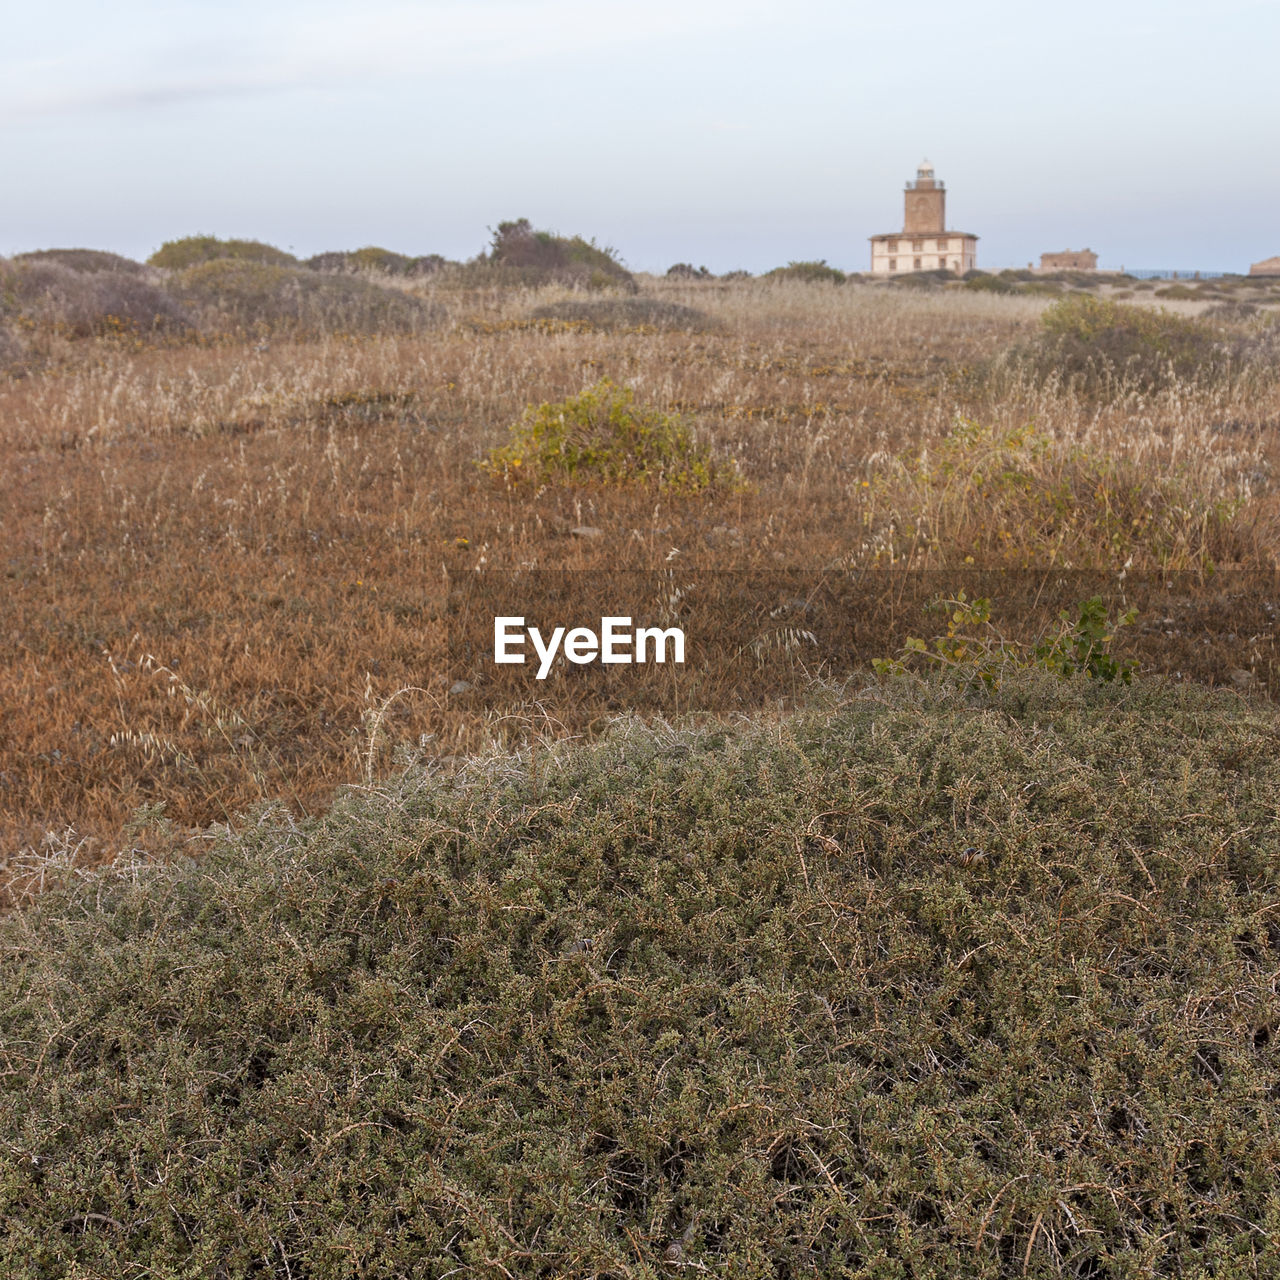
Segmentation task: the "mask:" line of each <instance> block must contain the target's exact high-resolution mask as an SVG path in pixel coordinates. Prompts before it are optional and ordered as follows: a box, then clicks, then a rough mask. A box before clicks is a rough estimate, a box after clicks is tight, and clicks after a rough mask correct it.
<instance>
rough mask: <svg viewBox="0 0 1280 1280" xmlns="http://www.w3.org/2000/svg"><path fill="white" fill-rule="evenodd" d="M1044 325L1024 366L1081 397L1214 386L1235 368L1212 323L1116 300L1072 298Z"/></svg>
mask: <svg viewBox="0 0 1280 1280" xmlns="http://www.w3.org/2000/svg"><path fill="white" fill-rule="evenodd" d="M1040 326H1041V337H1040V339H1039V341H1038V342H1037V343H1036V344H1034V345H1033V346H1032V347H1031V348H1029V349H1027V350H1025V351H1024V352H1022V353H1021V357H1022V359H1024V360H1026V361H1027V362H1029V363H1030V364H1031V366H1032V367H1033V368H1035V369H1036V370H1037V371H1038V372H1040V373H1041V374H1043V375H1046V376H1047V375H1048V374H1050V373H1057V374H1058V375H1060V376H1062V377H1063V378H1064V380H1065V381H1067V382H1068V383H1071V384H1073V385H1075V386H1077V387H1078V388H1080V389H1082V390H1088V391H1096V390H1103V389H1107V388H1123V387H1131V388H1134V389H1137V390H1142V391H1154V390H1158V389H1159V388H1161V387H1165V386H1169V385H1171V384H1173V383H1175V382H1179V381H1182V382H1197V383H1203V384H1212V383H1217V382H1221V381H1222V380H1224V379H1225V378H1226V377H1227V376H1228V375H1229V374H1230V373H1231V372H1232V370H1233V368H1234V367H1236V362H1235V361H1233V354H1234V353H1233V350H1232V347H1231V345H1230V344H1229V343H1228V342H1227V341H1226V340H1225V338H1224V335H1223V334H1222V333H1221V332H1220V331H1219V330H1217V329H1215V328H1214V327H1213V326H1212V325H1211V324H1208V323H1205V322H1204V321H1201V320H1193V319H1188V318H1185V317H1182V316H1176V315H1173V314H1172V313H1170V312H1168V311H1161V310H1154V309H1152V308H1149V307H1139V306H1131V305H1126V304H1125V303H1122V302H1116V301H1114V300H1112V299H1107V298H1097V297H1093V296H1091V295H1088V294H1072V295H1070V296H1068V297H1066V298H1063V299H1062V300H1061V301H1060V302H1057V303H1055V304H1054V305H1053V306H1051V307H1050V308H1049V309H1048V310H1047V311H1045V313H1044V315H1043V316H1042V317H1041V320H1040Z"/></svg>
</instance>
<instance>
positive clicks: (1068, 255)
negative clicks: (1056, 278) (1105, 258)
mask: <svg viewBox="0 0 1280 1280" xmlns="http://www.w3.org/2000/svg"><path fill="white" fill-rule="evenodd" d="M1097 269H1098V255H1097V254H1096V253H1094V251H1093V250H1092V249H1065V250H1063V252H1062V253H1042V254H1041V255H1040V270H1041V271H1096V270H1097Z"/></svg>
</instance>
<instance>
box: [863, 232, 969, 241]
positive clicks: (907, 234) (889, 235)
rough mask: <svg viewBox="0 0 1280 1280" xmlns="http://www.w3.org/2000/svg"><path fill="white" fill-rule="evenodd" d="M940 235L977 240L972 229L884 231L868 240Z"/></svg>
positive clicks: (927, 238) (915, 238) (931, 237)
mask: <svg viewBox="0 0 1280 1280" xmlns="http://www.w3.org/2000/svg"><path fill="white" fill-rule="evenodd" d="M939 236H944V237H946V238H947V239H950V238H951V237H952V236H963V237H964V239H966V240H977V239H978V238H979V237H978V236H975V235H974V234H973V232H972V231H882V232H881V233H880V234H879V235H878V236H868V237H867V239H868V240H936V239H937V238H938V237H939Z"/></svg>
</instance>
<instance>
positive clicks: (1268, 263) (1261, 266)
mask: <svg viewBox="0 0 1280 1280" xmlns="http://www.w3.org/2000/svg"><path fill="white" fill-rule="evenodd" d="M1249 274H1250V275H1251V276H1280V258H1263V260H1262V261H1261V262H1255V263H1254V264H1253V266H1251V267H1250V268H1249Z"/></svg>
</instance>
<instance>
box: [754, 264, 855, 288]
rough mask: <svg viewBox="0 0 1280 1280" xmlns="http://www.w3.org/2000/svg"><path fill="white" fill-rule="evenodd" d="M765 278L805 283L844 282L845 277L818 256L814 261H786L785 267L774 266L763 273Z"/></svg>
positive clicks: (836, 268) (841, 272)
mask: <svg viewBox="0 0 1280 1280" xmlns="http://www.w3.org/2000/svg"><path fill="white" fill-rule="evenodd" d="M765 279H766V280H800V281H803V282H804V283H805V284H844V282H845V280H846V279H847V277H846V275H845V273H844V272H843V271H841V270H840V269H839V268H838V267H833V266H831V265H830V264H829V263H828V262H827V260H826V259H825V258H819V259H818V260H817V261H816V262H812V261H810V262H788V263H787V265H786V266H785V267H774V269H773V270H772V271H770V272H768V273H767V274H766V275H765Z"/></svg>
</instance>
